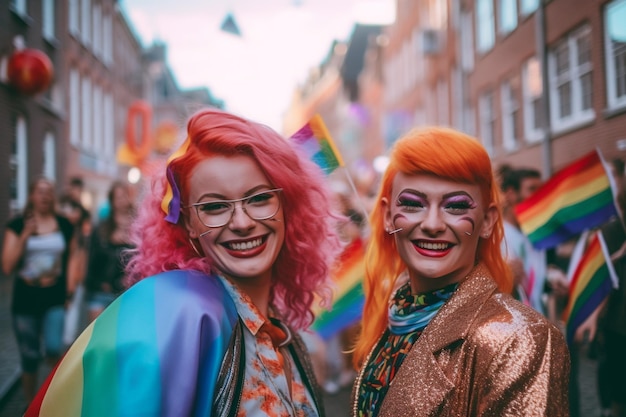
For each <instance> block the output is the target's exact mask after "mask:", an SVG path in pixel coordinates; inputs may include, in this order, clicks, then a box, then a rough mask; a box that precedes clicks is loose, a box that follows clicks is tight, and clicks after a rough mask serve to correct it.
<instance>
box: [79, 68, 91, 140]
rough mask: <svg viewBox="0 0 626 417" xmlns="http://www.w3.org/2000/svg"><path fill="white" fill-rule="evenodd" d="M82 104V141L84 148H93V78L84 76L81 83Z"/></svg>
mask: <svg viewBox="0 0 626 417" xmlns="http://www.w3.org/2000/svg"><path fill="white" fill-rule="evenodd" d="M81 84H82V85H81V98H82V100H81V102H80V104H81V106H82V115H81V116H82V117H81V126H82V132H81V133H82V135H81V136H82V137H81V143H82V145H83V148H84V149H92V143H93V137H92V135H93V130H92V127H91V115H92V114H93V113H92V110H91V109H92V101H91V80H89V78H88V77H83V80H82V83H81Z"/></svg>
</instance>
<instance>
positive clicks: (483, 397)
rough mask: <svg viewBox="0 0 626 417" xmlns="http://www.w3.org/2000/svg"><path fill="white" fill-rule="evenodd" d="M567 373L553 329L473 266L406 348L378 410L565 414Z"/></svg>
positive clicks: (392, 414) (382, 416)
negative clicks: (409, 348)
mask: <svg viewBox="0 0 626 417" xmlns="http://www.w3.org/2000/svg"><path fill="white" fill-rule="evenodd" d="M368 359H369V358H368ZM362 369H363V368H362ZM569 371H570V356H569V351H568V348H567V345H566V343H565V340H564V337H563V335H562V333H561V332H560V331H559V329H558V328H556V327H555V326H554V325H552V324H551V323H550V322H549V321H548V320H547V319H546V318H545V317H544V316H542V315H541V314H539V313H538V312H536V311H535V310H533V309H532V308H530V307H528V306H526V305H523V304H522V303H520V302H518V301H516V300H514V299H513V298H512V297H511V296H509V295H506V294H502V293H499V292H498V289H497V286H496V283H495V281H494V280H493V279H492V278H491V276H490V275H489V271H488V270H487V269H486V268H485V267H484V266H482V265H478V266H477V267H475V268H474V269H473V270H472V272H471V273H470V275H469V276H468V277H467V279H466V280H464V282H462V283H461V285H460V286H459V288H458V289H457V291H456V292H455V294H454V295H453V296H452V297H451V298H450V300H448V302H447V303H446V304H445V305H444V306H443V307H441V309H440V310H439V312H438V313H437V315H436V316H435V317H434V318H433V319H432V321H431V322H430V323H429V325H428V326H427V327H426V328H425V329H424V332H423V333H422V334H421V336H420V337H419V338H418V339H417V341H416V342H415V344H414V345H413V347H412V349H411V351H410V352H409V353H408V354H407V356H406V358H405V359H404V362H403V363H402V365H401V366H400V368H399V370H398V372H397V374H396V376H395V378H394V379H393V380H392V382H391V384H390V386H389V390H388V392H387V395H386V396H385V398H384V400H383V403H382V405H381V406H380V408H379V413H378V416H379V417H405V416H415V417H418V416H419V417H426V416H450V417H452V416H455V417H457V416H458V417H460V416H484V417H487V416H493V417H496V416H497V417H502V416H549V417H562V416H569V409H568V408H569V404H568V382H569ZM361 372H363V370H361ZM360 380H361V375H359V377H358V378H357V381H356V384H355V387H354V390H353V404H354V409H353V415H354V416H356V415H358V413H357V412H358V410H356V404H357V401H356V395H358V392H359V391H360Z"/></svg>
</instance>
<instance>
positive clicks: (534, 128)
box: [522, 57, 544, 142]
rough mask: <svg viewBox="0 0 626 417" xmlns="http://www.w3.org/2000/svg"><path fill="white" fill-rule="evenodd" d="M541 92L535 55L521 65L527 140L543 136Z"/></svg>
mask: <svg viewBox="0 0 626 417" xmlns="http://www.w3.org/2000/svg"><path fill="white" fill-rule="evenodd" d="M542 93H543V81H542V78H541V65H540V63H539V60H538V59H537V58H536V57H532V58H530V59H529V60H528V61H526V62H525V63H524V66H523V67H522V95H523V100H524V135H525V138H526V141H528V142H537V141H539V140H541V139H542V137H543V124H544V119H543V111H542Z"/></svg>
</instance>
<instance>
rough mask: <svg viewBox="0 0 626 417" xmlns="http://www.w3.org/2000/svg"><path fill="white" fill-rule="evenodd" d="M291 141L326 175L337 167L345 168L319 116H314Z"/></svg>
mask: <svg viewBox="0 0 626 417" xmlns="http://www.w3.org/2000/svg"><path fill="white" fill-rule="evenodd" d="M289 139H290V140H291V141H292V142H293V143H295V144H296V145H297V146H298V147H299V148H300V149H302V150H303V151H304V153H305V154H306V156H307V157H308V158H309V159H310V160H312V161H313V162H315V164H317V165H318V166H319V167H320V168H322V171H324V173H325V174H326V175H328V174H330V173H331V172H333V171H334V170H335V169H336V168H337V167H340V166H344V163H343V159H342V158H341V154H340V153H339V150H338V149H337V147H336V146H335V142H334V141H333V138H332V137H331V136H330V133H329V132H328V129H326V125H325V124H324V120H323V119H322V117H321V116H320V115H319V114H316V115H315V116H313V118H311V120H309V122H308V123H307V124H305V125H304V126H303V127H302V128H300V130H298V131H297V132H296V133H294V134H293V135H292V136H291V137H290V138H289Z"/></svg>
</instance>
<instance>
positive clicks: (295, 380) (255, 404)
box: [220, 277, 318, 417]
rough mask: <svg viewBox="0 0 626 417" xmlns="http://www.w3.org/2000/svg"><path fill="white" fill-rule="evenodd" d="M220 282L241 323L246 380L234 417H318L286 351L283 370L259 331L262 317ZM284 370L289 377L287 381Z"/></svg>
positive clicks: (239, 294)
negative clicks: (244, 348) (242, 327)
mask: <svg viewBox="0 0 626 417" xmlns="http://www.w3.org/2000/svg"><path fill="white" fill-rule="evenodd" d="M220 279H221V280H222V282H223V283H224V286H225V287H226V291H227V292H228V293H229V294H230V296H231V298H232V299H233V301H234V302H235V306H236V307H237V313H238V314H239V317H241V319H242V322H243V323H244V329H243V334H244V341H245V345H246V364H245V380H244V384H243V391H242V395H241V403H240V405H239V410H238V413H237V417H251V416H254V417H257V416H268V417H317V416H318V412H317V410H316V408H315V406H314V404H315V403H314V401H313V397H312V396H311V394H310V393H309V392H308V390H307V389H306V386H305V385H304V382H303V380H302V377H301V375H300V373H299V372H298V368H297V367H296V364H295V362H294V360H293V358H292V357H291V355H290V354H289V351H288V350H287V348H286V347H283V348H280V349H281V352H282V355H283V357H284V359H285V362H286V366H285V367H284V368H283V366H281V362H280V358H279V354H278V353H277V352H276V350H275V349H274V346H273V345H272V340H271V339H270V337H269V335H268V334H267V333H265V332H263V331H260V329H261V326H263V324H264V322H265V319H264V318H263V315H262V314H261V313H260V312H259V310H258V309H257V307H256V306H255V305H254V304H253V303H252V300H250V297H248V296H247V295H246V294H245V293H243V292H242V291H240V290H239V289H238V288H237V287H236V286H235V285H234V284H233V283H231V282H230V281H228V280H227V279H225V278H223V277H220ZM285 368H286V369H288V373H290V374H291V378H290V380H288V378H287V376H286V374H285Z"/></svg>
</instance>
